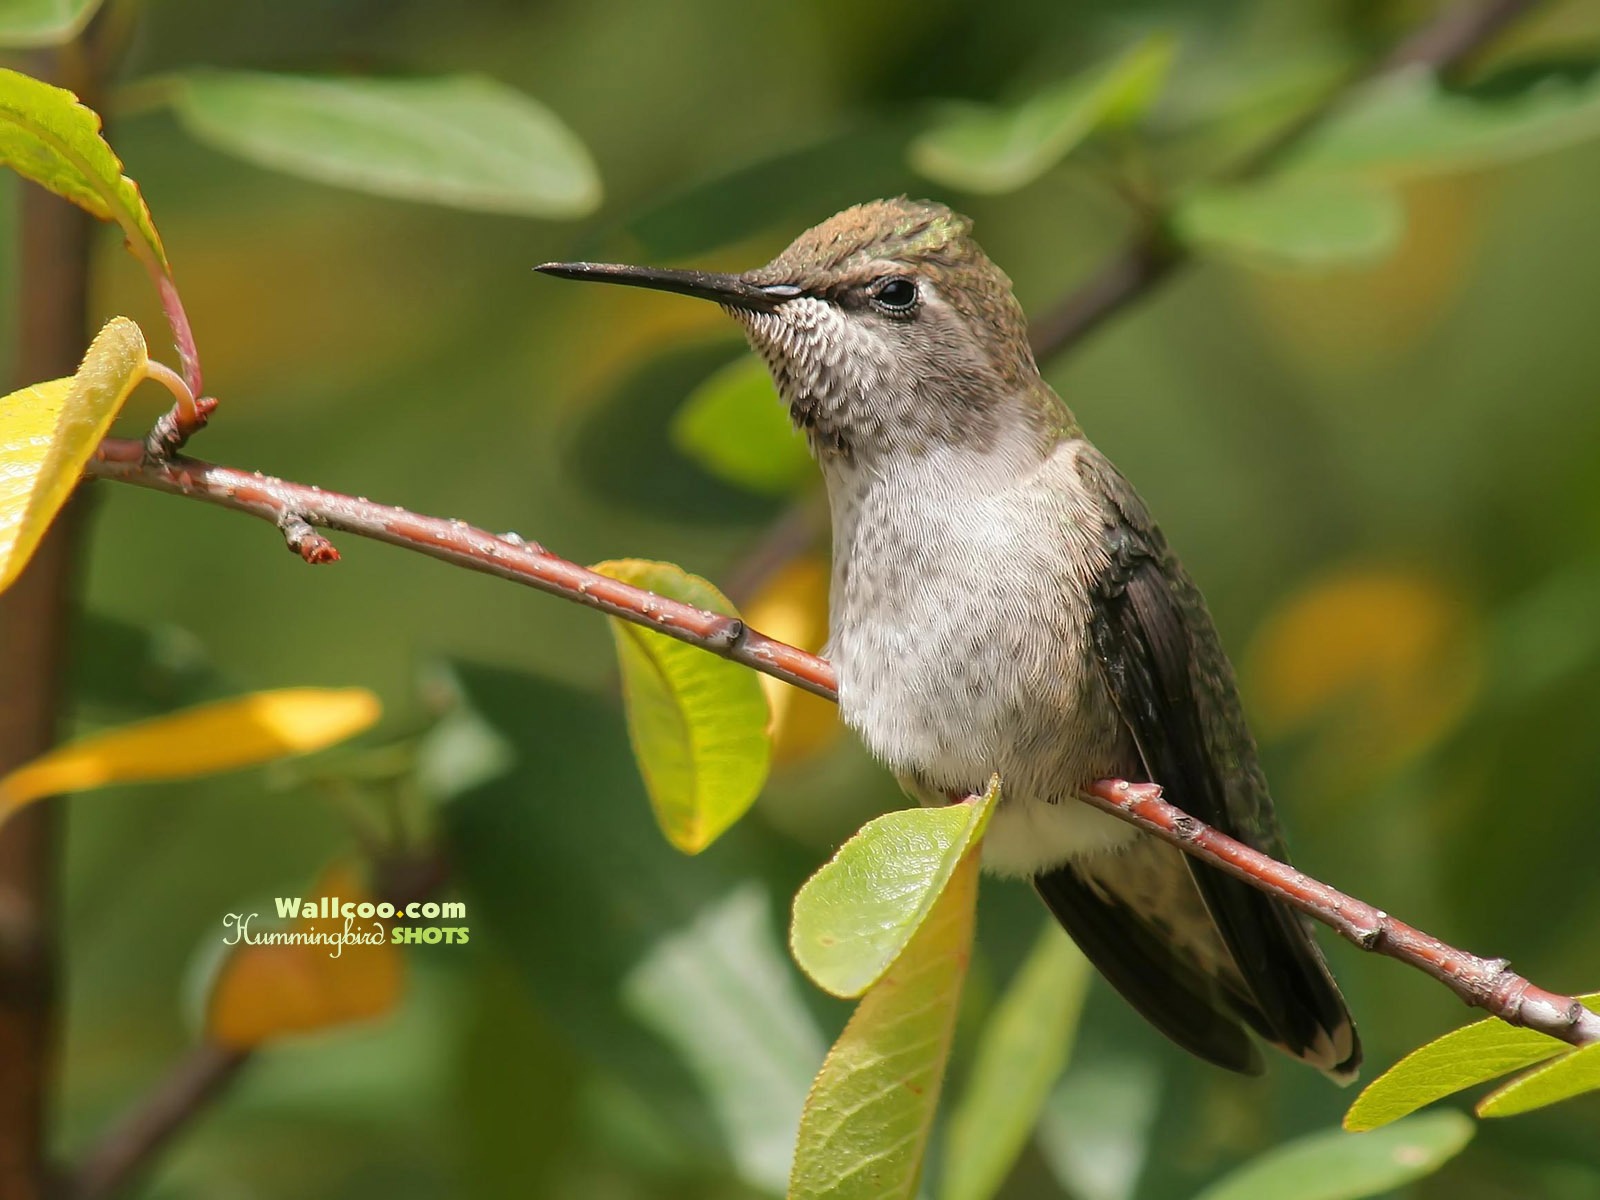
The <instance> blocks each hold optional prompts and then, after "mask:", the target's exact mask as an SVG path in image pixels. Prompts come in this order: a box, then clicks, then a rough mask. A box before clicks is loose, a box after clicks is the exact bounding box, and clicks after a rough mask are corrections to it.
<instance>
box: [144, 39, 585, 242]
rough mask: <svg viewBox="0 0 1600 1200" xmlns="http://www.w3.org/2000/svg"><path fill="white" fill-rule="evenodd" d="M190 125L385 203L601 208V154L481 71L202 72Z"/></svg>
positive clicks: (533, 213)
mask: <svg viewBox="0 0 1600 1200" xmlns="http://www.w3.org/2000/svg"><path fill="white" fill-rule="evenodd" d="M175 82H176V86H175V87H174V88H173V90H172V93H171V96H172V102H173V104H174V105H175V107H176V111H177V114H178V119H179V120H180V121H181V122H182V123H183V126H184V128H185V129H187V130H188V131H189V132H190V133H191V134H193V135H194V136H195V137H196V138H198V139H199V140H201V141H202V142H205V143H206V144H207V145H209V146H212V147H214V148H216V149H218V150H221V151H224V152H226V153H228V154H233V155H237V156H238V157H240V158H243V159H246V160H247V161H249V162H253V163H255V164H257V165H258V166H263V167H267V168H270V169H272V170H276V171H285V172H287V173H289V174H291V175H299V176H301V177H302V178H306V179H314V180H316V181H318V182H320V183H329V184H334V185H336V186H339V187H348V188H354V189H356V190H358V191H364V192H372V193H375V194H377V195H380V196H395V197H399V198H400V199H404V200H421V201H426V202H429V203H432V204H443V205H447V206H450V207H453V208H465V209H472V210H475V211H480V212H500V213H513V214H516V215H519V216H528V217H576V216H582V215H583V214H585V213H588V212H592V211H593V210H594V209H595V207H596V206H598V204H599V203H600V178H599V174H598V172H597V171H596V169H595V165H594V162H593V160H592V159H591V158H590V157H589V152H588V151H587V150H586V149H584V147H583V144H582V143H581V142H580V141H578V139H577V137H576V136H575V135H574V134H573V133H572V131H571V130H569V129H568V128H567V127H566V126H565V125H564V124H562V123H561V121H560V120H559V119H558V118H557V117H556V116H555V114H553V113H552V112H550V110H549V109H547V108H545V107H544V106H543V105H542V104H540V103H539V102H538V101H536V100H534V99H532V98H531V97H529V96H525V95H523V94H522V93H521V92H518V91H516V90H514V89H513V88H509V87H506V86H505V85H504V84H501V83H497V82H495V81H494V80H491V79H485V78H481V77H479V76H475V75H454V76H447V77H442V78H437V79H368V78H354V77H339V76H328V77H323V78H316V77H309V76H299V75H272V74H266V73H263V72H255V71H216V70H203V71H190V72H185V73H184V74H182V75H180V76H178V77H177V78H176V81H175Z"/></svg>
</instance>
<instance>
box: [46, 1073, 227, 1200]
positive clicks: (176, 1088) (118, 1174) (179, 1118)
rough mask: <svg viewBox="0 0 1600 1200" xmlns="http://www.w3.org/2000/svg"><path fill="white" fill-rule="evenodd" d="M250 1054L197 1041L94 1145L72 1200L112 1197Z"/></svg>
mask: <svg viewBox="0 0 1600 1200" xmlns="http://www.w3.org/2000/svg"><path fill="white" fill-rule="evenodd" d="M250 1054H251V1052H250V1051H249V1050H235V1049H232V1048H230V1047H227V1046H218V1045H216V1044H215V1043H214V1042H202V1043H201V1044H200V1045H198V1046H196V1047H195V1048H194V1049H193V1050H191V1051H189V1053H188V1054H187V1055H185V1056H184V1057H183V1058H182V1059H181V1060H179V1062H178V1064H177V1065H176V1066H175V1067H173V1068H172V1069H171V1071H169V1072H168V1073H167V1075H166V1076H165V1077H164V1078H163V1079H162V1080H161V1082H160V1083H158V1084H157V1085H156V1086H155V1088H154V1089H153V1090H152V1091H150V1092H149V1093H148V1094H147V1095H146V1096H145V1097H144V1098H143V1099H142V1100H141V1102H140V1103H139V1104H138V1105H136V1106H135V1107H133V1108H131V1109H129V1110H128V1112H127V1114H126V1115H125V1116H124V1117H123V1118H122V1120H121V1121H120V1122H119V1123H118V1124H117V1125H115V1126H114V1127H113V1128H112V1129H111V1130H110V1132H108V1133H106V1134H105V1135H104V1136H103V1137H102V1138H101V1140H100V1141H99V1142H98V1143H96V1144H95V1146H94V1148H93V1149H92V1150H91V1151H90V1153H89V1155H88V1157H87V1158H85V1159H84V1162H83V1165H82V1166H80V1167H79V1168H78V1171H77V1174H76V1175H75V1176H74V1177H73V1180H72V1184H71V1187H70V1188H68V1189H67V1191H66V1195H67V1196H68V1197H70V1198H71V1200H104V1198H105V1197H109V1196H115V1195H116V1194H117V1192H118V1191H119V1190H120V1189H121V1188H122V1187H123V1186H125V1185H126V1184H127V1183H128V1181H129V1180H131V1179H133V1178H134V1177H135V1176H136V1175H137V1174H138V1173H139V1171H140V1169H141V1168H143V1166H144V1165H145V1164H146V1163H147V1162H149V1161H150V1160H151V1159H152V1158H154V1157H155V1155H157V1154H158V1153H160V1151H161V1150H162V1148H163V1147H164V1146H165V1145H166V1144H167V1142H169V1141H170V1140H171V1139H172V1137H173V1135H175V1134H176V1133H177V1132H178V1131H179V1130H180V1129H182V1128H183V1127H184V1126H185V1125H186V1124H188V1122H189V1119H190V1118H191V1117H192V1116H194V1115H195V1114H196V1113H198V1112H199V1111H200V1110H201V1109H203V1108H204V1107H205V1106H206V1105H207V1104H208V1103H209V1102H210V1101H211V1100H212V1099H213V1098H214V1097H215V1096H217V1095H218V1094H220V1093H221V1092H222V1090H223V1089H224V1088H226V1087H227V1086H228V1084H229V1083H231V1082H232V1081H233V1078H234V1076H236V1075H238V1073H239V1071H240V1069H241V1068H242V1067H243V1066H244V1065H245V1063H247V1062H248V1061H249V1060H250Z"/></svg>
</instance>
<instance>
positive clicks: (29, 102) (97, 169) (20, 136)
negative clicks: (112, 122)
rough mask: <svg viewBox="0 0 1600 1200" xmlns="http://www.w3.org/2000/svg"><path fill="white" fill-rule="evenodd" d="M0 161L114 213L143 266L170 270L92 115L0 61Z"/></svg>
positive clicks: (101, 213)
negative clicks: (0, 64) (2, 64)
mask: <svg viewBox="0 0 1600 1200" xmlns="http://www.w3.org/2000/svg"><path fill="white" fill-rule="evenodd" d="M0 165H3V166H7V167H10V168H11V169H12V170H13V171H16V172H17V173H18V174H20V175H21V176H23V178H25V179H31V180H33V182H34V183H37V184H39V185H40V186H41V187H45V188H48V189H49V190H50V191H52V192H54V193H55V194H56V195H58V196H60V197H62V198H63V199H65V200H70V201H72V203H74V204H76V205H77V206H78V207H79V208H81V209H83V210H84V211H85V212H87V213H89V214H90V215H91V216H95V217H98V218H99V219H100V220H102V221H115V222H116V223H117V224H118V225H120V226H122V230H123V232H124V233H126V234H127V235H128V245H129V247H130V248H131V249H132V250H133V252H134V254H135V255H136V256H138V257H139V258H140V259H141V260H142V261H143V262H144V263H145V264H146V266H148V267H150V268H151V269H152V270H154V271H159V272H161V273H162V274H167V275H170V274H171V269H170V267H169V266H168V264H167V252H166V250H165V249H164V248H163V247H162V245H161V235H160V234H158V233H157V232H156V227H155V222H154V221H152V220H151V219H150V210H149V209H148V208H146V207H145V204H144V198H143V197H141V196H140V195H139V187H138V185H137V184H135V183H134V182H133V180H131V179H129V178H128V177H127V176H126V175H124V174H123V173H122V161H121V160H120V159H118V158H117V156H116V155H115V154H113V153H112V151H111V147H110V146H108V145H107V144H106V142H105V139H104V138H102V137H101V136H100V117H99V114H97V113H95V112H94V111H93V110H92V109H89V108H85V107H84V106H83V105H82V104H79V103H78V98H77V97H76V96H74V95H73V94H72V93H71V92H69V91H67V90H65V89H64V88H58V87H51V86H50V85H49V84H48V83H41V82H40V81H39V80H37V79H33V78H31V77H30V76H27V75H23V74H20V73H18V72H16V71H8V70H5V69H3V68H0Z"/></svg>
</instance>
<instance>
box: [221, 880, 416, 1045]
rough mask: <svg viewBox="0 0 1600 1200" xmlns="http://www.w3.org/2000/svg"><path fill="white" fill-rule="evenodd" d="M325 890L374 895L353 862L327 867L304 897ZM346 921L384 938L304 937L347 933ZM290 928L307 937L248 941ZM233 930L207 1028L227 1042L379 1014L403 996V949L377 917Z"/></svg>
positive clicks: (350, 896) (349, 897)
mask: <svg viewBox="0 0 1600 1200" xmlns="http://www.w3.org/2000/svg"><path fill="white" fill-rule="evenodd" d="M323 896H329V897H332V898H334V899H336V900H337V901H338V902H339V903H340V904H341V905H342V904H343V903H345V902H347V901H354V902H356V903H360V902H362V901H364V900H370V899H371V897H370V896H369V895H368V893H367V892H366V889H365V887H364V886H363V885H362V882H361V880H360V879H359V878H358V877H357V875H356V874H355V872H354V871H352V870H350V869H349V868H348V867H334V868H332V869H330V870H329V871H328V872H326V874H325V875H324V876H323V878H322V880H320V881H319V883H318V884H317V886H316V887H314V888H313V889H312V895H311V896H310V897H307V899H309V900H312V901H313V902H314V901H316V900H318V899H320V898H321V897H323ZM244 915H246V914H241V916H244ZM347 925H348V929H349V932H350V933H352V934H354V935H357V936H381V937H382V941H378V942H371V943H368V942H358V943H353V944H351V945H335V946H330V945H329V944H327V943H326V942H325V941H318V940H306V939H313V938H317V937H318V936H319V935H320V936H322V937H326V936H329V935H334V934H340V933H343V932H344V931H345V930H346V928H347ZM235 931H238V932H235ZM285 935H287V936H288V937H295V936H296V935H298V937H299V938H300V939H302V940H298V941H286V942H283V943H281V944H262V943H254V944H252V942H251V941H250V939H251V938H256V937H273V936H285ZM229 936H237V937H238V939H239V940H238V941H237V943H236V944H235V945H234V947H233V949H232V951H231V952H230V953H229V954H228V956H227V958H226V959H224V960H223V963H222V966H221V968H220V969H219V970H218V972H217V976H216V979H215V980H214V981H213V983H212V986H211V994H210V996H209V998H208V1000H207V1003H206V1032H207V1033H208V1034H209V1035H210V1036H211V1038H212V1039H213V1040H215V1041H218V1042H220V1043H222V1044H223V1045H225V1046H232V1047H235V1048H237V1049H249V1048H250V1047H253V1046H259V1045H261V1044H262V1043H263V1042H267V1041H271V1040H272V1039H274V1038H279V1037H283V1036H284V1035H285V1034H291V1033H303V1032H306V1031H308V1030H312V1029H322V1028H325V1027H327V1026H329V1025H339V1024H343V1023H344V1022H346V1021H359V1020H363V1019H367V1018H371V1017H379V1016H382V1015H383V1014H384V1013H386V1012H388V1011H390V1010H391V1009H392V1008H394V1006H395V1005H396V1004H397V1003H398V1002H399V1000H400V995H401V991H402V988H403V985H404V973H403V962H402V956H401V954H400V951H399V950H398V949H396V948H395V947H394V946H393V945H392V944H390V942H389V940H388V934H387V931H386V930H385V929H384V926H383V924H382V922H380V921H378V920H376V919H375V918H370V919H367V920H361V919H358V918H351V919H350V920H349V921H348V922H347V921H346V919H345V918H343V917H337V918H331V919H329V920H325V921H321V920H316V919H311V920H301V921H297V922H296V923H295V924H294V925H293V926H292V927H291V928H290V929H287V930H281V929H280V930H274V929H271V928H270V927H268V926H266V925H264V924H260V923H258V922H257V921H255V920H254V919H252V920H251V921H250V923H249V925H248V927H247V929H246V930H244V931H240V927H239V926H238V925H236V926H234V931H230V933H229Z"/></svg>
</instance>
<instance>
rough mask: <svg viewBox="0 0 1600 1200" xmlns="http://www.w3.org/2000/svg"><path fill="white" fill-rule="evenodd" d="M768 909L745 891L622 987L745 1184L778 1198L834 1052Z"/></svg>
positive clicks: (655, 952)
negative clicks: (675, 1059) (697, 1091)
mask: <svg viewBox="0 0 1600 1200" xmlns="http://www.w3.org/2000/svg"><path fill="white" fill-rule="evenodd" d="M771 908H772V906H771V901H770V899H769V898H768V896H767V893H766V892H765V890H763V889H762V888H760V887H759V886H757V885H755V884H753V883H748V882H747V883H744V884H741V885H740V886H739V887H738V888H736V889H735V890H734V891H732V892H730V893H729V894H728V896H727V897H726V898H725V899H724V900H722V901H719V902H718V903H716V904H714V905H711V906H709V907H707V908H706V909H705V910H704V911H702V912H701V913H700V914H699V915H698V916H697V917H696V918H695V919H694V920H693V921H692V922H691V923H690V924H689V925H687V926H686V927H684V928H683V929H681V930H678V931H676V932H674V933H672V934H669V935H668V936H666V937H664V938H662V939H661V941H659V942H657V943H656V944H655V945H654V946H653V947H651V949H650V952H649V953H648V954H647V955H646V956H645V958H644V959H643V960H642V961H641V962H640V963H639V964H638V966H637V967H635V968H634V970H633V971H632V972H631V973H630V974H629V976H628V977H627V979H626V980H625V981H624V984H623V1003H624V1005H625V1006H626V1007H627V1008H628V1010H629V1011H630V1012H632V1013H633V1014H634V1015H636V1016H637V1017H638V1019H639V1020H640V1021H641V1022H642V1023H643V1024H644V1025H646V1026H648V1027H649V1028H651V1029H654V1030H655V1031H656V1032H658V1033H659V1034H660V1035H661V1036H662V1038H663V1039H664V1040H665V1041H666V1042H667V1043H668V1044H670V1045H671V1046H673V1047H674V1048H676V1049H677V1051H678V1052H679V1054H681V1055H682V1056H683V1059H684V1062H685V1063H686V1064H687V1065H688V1067H689V1069H690V1071H691V1072H693V1074H694V1076H695V1078H696V1079H697V1080H699V1082H700V1085H701V1088H702V1090H703V1091H704V1093H705V1095H706V1097H707V1099H708V1100H709V1102H710V1104H711V1108H712V1111H713V1113H714V1114H715V1116H716V1118H717V1123H718V1125H719V1126H720V1128H721V1130H722V1133H723V1136H724V1137H725V1138H726V1140H727V1144H728V1147H729V1149H730V1151H731V1152H732V1154H733V1158H734V1162H735V1163H736V1164H737V1166H738V1168H739V1174H740V1175H741V1176H742V1177H743V1178H744V1179H746V1180H748V1181H750V1182H751V1183H754V1184H756V1185H757V1186H759V1187H764V1188H769V1189H771V1190H773V1191H781V1190H782V1189H783V1185H784V1182H785V1180H787V1179H788V1178H789V1167H790V1164H791V1161H792V1159H793V1156H794V1130H795V1125H796V1123H797V1122H798V1121H799V1118H800V1112H801V1110H802V1108H803V1107H804V1105H805V1099H806V1091H807V1089H808V1087H809V1086H810V1083H811V1076H812V1072H814V1071H815V1070H816V1065H817V1061H818V1060H819V1059H821V1058H822V1057H823V1054H824V1053H825V1051H826V1049H827V1043H826V1042H825V1040H824V1039H823V1037H822V1034H821V1033H820V1032H818V1030H817V1026H816V1022H815V1021H813V1020H812V1018H811V1015H810V1013H809V1012H807V1011H806V1007H805V1004H804V1002H803V1000H802V998H801V996H800V993H799V989H798V988H797V987H796V977H795V975H794V973H793V971H792V970H791V969H790V967H789V964H788V962H787V961H786V960H785V959H784V957H783V952H782V950H781V949H780V947H779V945H778V942H777V939H776V937H775V936H774V934H773V929H772V924H771Z"/></svg>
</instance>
